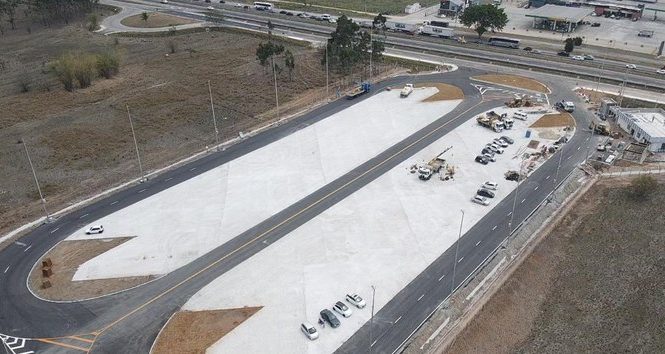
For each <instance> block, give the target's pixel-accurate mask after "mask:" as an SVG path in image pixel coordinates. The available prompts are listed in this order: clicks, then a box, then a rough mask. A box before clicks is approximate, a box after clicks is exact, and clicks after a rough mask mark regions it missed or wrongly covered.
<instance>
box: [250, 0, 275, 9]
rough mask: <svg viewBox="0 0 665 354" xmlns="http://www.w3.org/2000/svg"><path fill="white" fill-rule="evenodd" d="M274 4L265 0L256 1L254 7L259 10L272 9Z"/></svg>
mask: <svg viewBox="0 0 665 354" xmlns="http://www.w3.org/2000/svg"><path fill="white" fill-rule="evenodd" d="M273 6H274V5H273V4H272V3H269V2H263V1H254V8H255V9H256V10H259V11H272V9H273Z"/></svg>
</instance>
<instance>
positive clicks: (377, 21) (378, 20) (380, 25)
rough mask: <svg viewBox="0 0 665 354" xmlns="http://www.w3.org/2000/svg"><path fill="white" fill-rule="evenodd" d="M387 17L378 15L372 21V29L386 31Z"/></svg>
mask: <svg viewBox="0 0 665 354" xmlns="http://www.w3.org/2000/svg"><path fill="white" fill-rule="evenodd" d="M386 20H387V19H386V17H385V16H383V14H378V15H376V17H374V21H372V28H377V29H385V28H386Z"/></svg>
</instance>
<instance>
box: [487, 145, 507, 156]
mask: <svg viewBox="0 0 665 354" xmlns="http://www.w3.org/2000/svg"><path fill="white" fill-rule="evenodd" d="M486 146H487V147H488V148H490V149H491V150H492V151H494V152H496V153H497V154H503V149H502V148H501V147H499V145H497V144H494V143H490V144H487V145H486Z"/></svg>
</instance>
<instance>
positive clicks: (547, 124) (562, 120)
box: [531, 113, 575, 128]
mask: <svg viewBox="0 0 665 354" xmlns="http://www.w3.org/2000/svg"><path fill="white" fill-rule="evenodd" d="M574 126H575V120H574V119H573V116H571V115H570V113H555V114H546V115H544V116H542V117H541V118H540V119H538V120H537V121H535V122H534V123H533V124H531V128H554V127H574Z"/></svg>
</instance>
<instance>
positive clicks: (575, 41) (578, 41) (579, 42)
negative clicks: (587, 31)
mask: <svg viewBox="0 0 665 354" xmlns="http://www.w3.org/2000/svg"><path fill="white" fill-rule="evenodd" d="M582 41H583V40H582V37H575V38H573V44H575V46H576V47H579V46H581V45H582Z"/></svg>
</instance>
